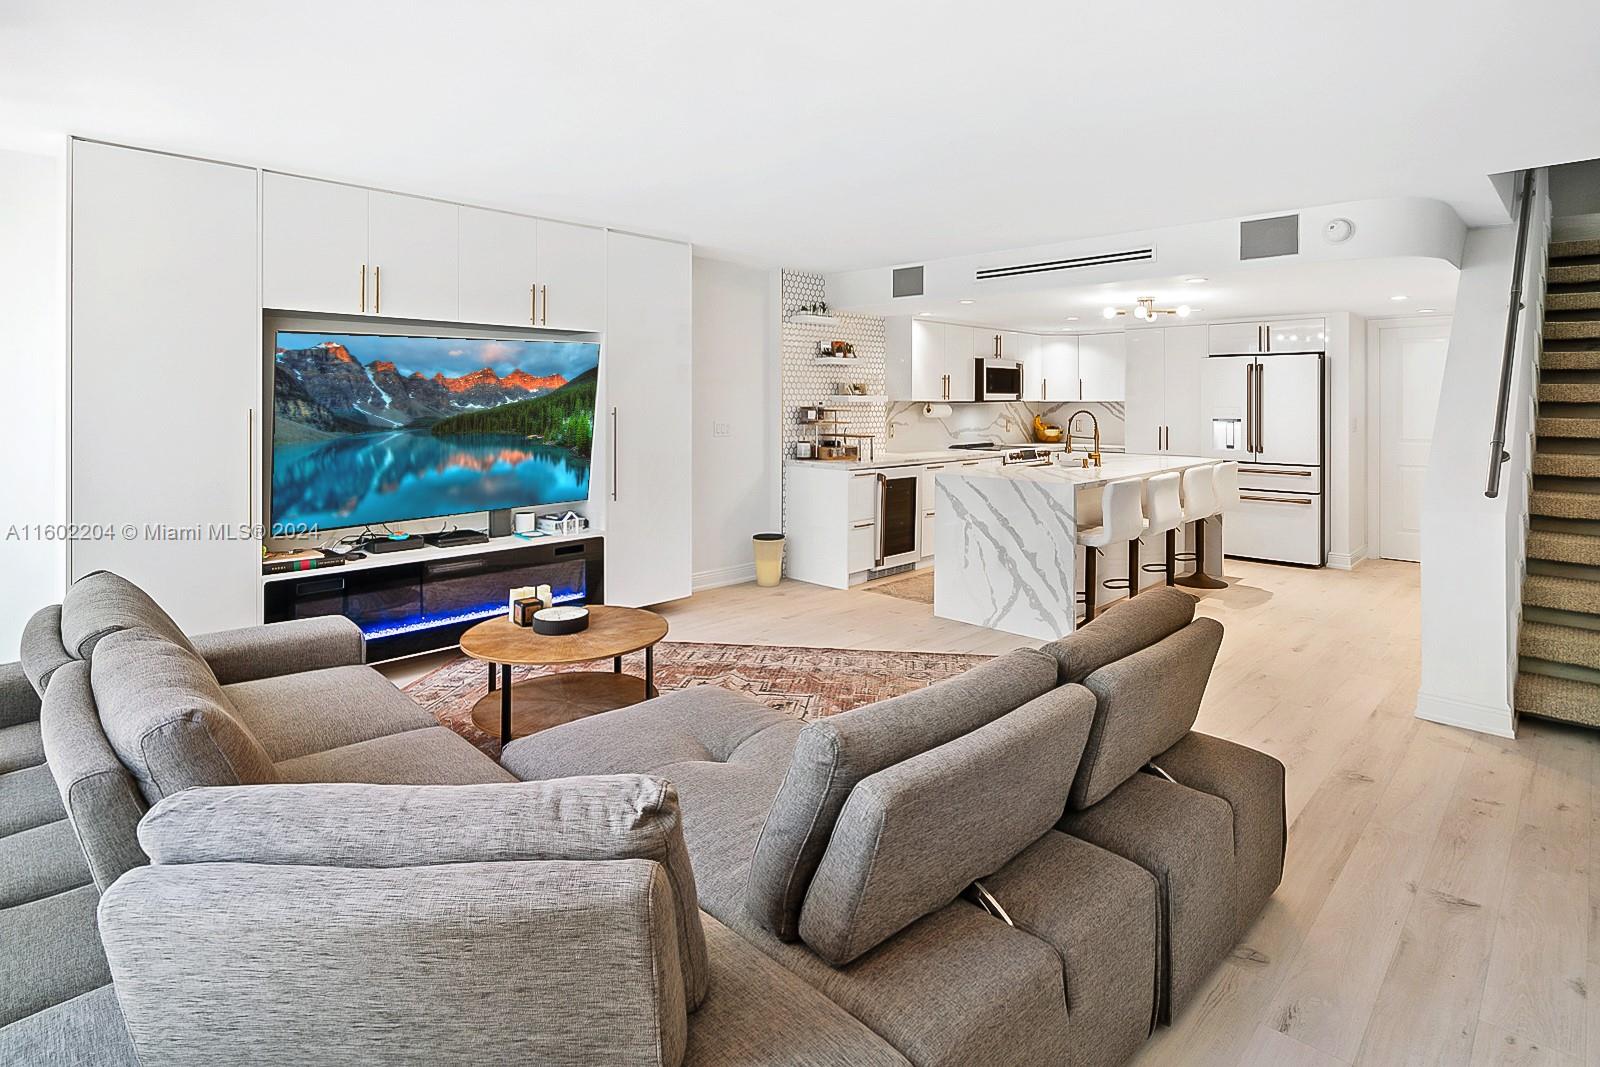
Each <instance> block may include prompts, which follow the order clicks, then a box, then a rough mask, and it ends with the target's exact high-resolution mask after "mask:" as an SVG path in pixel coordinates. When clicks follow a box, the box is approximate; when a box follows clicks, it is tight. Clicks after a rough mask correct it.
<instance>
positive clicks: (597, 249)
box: [539, 219, 606, 331]
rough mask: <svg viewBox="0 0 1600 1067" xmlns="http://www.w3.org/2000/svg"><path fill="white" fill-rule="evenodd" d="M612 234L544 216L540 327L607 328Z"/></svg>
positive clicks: (541, 256) (541, 238) (568, 328)
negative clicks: (608, 255)
mask: <svg viewBox="0 0 1600 1067" xmlns="http://www.w3.org/2000/svg"><path fill="white" fill-rule="evenodd" d="M605 322H606V232H605V231H604V230H602V229H599V228H597V227H594V226H575V225H573V224H572V223H570V222H551V221H550V220H549V219H540V220H539V325H540V326H548V327H550V328H551V329H552V330H593V331H599V330H603V329H605Z"/></svg>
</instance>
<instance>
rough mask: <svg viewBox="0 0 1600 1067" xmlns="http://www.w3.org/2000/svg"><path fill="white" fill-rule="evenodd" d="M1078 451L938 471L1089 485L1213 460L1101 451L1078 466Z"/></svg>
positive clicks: (944, 475)
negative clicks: (1066, 460) (1067, 457)
mask: <svg viewBox="0 0 1600 1067" xmlns="http://www.w3.org/2000/svg"><path fill="white" fill-rule="evenodd" d="M1081 458H1082V456H1081V453H1079V454H1074V457H1073V462H1072V463H1070V464H1065V465H1063V464H1058V463H1054V462H1052V463H1050V464H1049V465H1045V464H1038V465H1035V464H1031V463H1030V464H1021V463H1012V464H1008V465H1006V466H1003V467H998V466H989V467H950V468H947V469H945V470H942V471H940V472H939V474H938V475H937V477H940V478H972V479H1004V480H1006V481H1016V482H1034V483H1036V484H1038V485H1059V486H1062V487H1063V488H1066V487H1071V488H1073V489H1092V488H1094V487H1095V486H1099V485H1105V484H1106V483H1107V482H1120V481H1122V480H1123V479H1125V478H1140V479H1143V478H1153V477H1155V476H1156V475H1158V474H1166V473H1168V472H1169V471H1181V470H1185V469H1187V468H1189V467H1197V466H1202V465H1204V464H1207V463H1215V462H1217V461H1216V460H1214V459H1206V458H1205V457H1204V456H1149V455H1143V454H1141V453H1137V452H1133V453H1124V454H1122V455H1117V454H1115V453H1105V454H1103V455H1102V456H1101V461H1102V462H1101V464H1100V466H1098V467H1081V466H1079V465H1078V463H1079V461H1080V460H1081Z"/></svg>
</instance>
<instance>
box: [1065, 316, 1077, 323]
mask: <svg viewBox="0 0 1600 1067" xmlns="http://www.w3.org/2000/svg"><path fill="white" fill-rule="evenodd" d="M1067 321H1068V322H1077V321H1078V316H1076V315H1068V316H1067Z"/></svg>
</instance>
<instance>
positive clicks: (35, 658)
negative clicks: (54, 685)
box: [18, 604, 73, 697]
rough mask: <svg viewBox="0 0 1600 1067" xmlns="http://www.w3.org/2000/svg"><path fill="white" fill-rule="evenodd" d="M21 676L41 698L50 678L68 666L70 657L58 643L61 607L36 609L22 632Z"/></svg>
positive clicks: (59, 639)
mask: <svg viewBox="0 0 1600 1067" xmlns="http://www.w3.org/2000/svg"><path fill="white" fill-rule="evenodd" d="M18 659H20V660H21V661H22V673H23V674H25V675H27V678H28V684H29V685H31V686H33V691H34V692H35V693H38V694H39V695H40V696H41V697H42V696H44V687H45V686H47V685H49V684H50V678H51V676H52V675H54V674H55V673H56V671H57V670H59V669H60V668H61V667H62V666H63V665H64V664H67V663H71V662H72V659H73V657H72V654H71V653H69V652H68V651H67V648H66V646H65V645H63V644H62V643H61V605H60V604H51V605H49V606H48V607H43V608H40V609H39V610H38V611H36V612H34V613H33V618H31V619H29V620H28V625H26V626H24V627H23V628H22V649H21V655H20V656H18Z"/></svg>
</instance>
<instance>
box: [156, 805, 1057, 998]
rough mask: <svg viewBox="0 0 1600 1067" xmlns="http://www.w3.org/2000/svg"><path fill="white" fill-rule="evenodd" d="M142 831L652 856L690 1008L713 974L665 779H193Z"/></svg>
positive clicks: (363, 856) (354, 855)
mask: <svg viewBox="0 0 1600 1067" xmlns="http://www.w3.org/2000/svg"><path fill="white" fill-rule="evenodd" d="M464 812H470V813H471V817H470V818H464V817H463V813H464ZM1058 814H1059V812H1058ZM139 841H140V843H141V844H142V845H143V846H144V848H145V850H146V851H147V852H149V854H150V858H151V860H152V861H153V862H155V863H158V864H180V863H252V864H271V865H275V866H296V865H300V866H310V867H347V868H357V867H386V868H387V867H421V866H428V865H434V864H454V863H473V862H478V861H483V860H495V861H499V862H508V861H524V860H582V861H603V860H626V859H645V860H653V861H655V862H656V863H659V864H660V865H661V866H662V867H663V868H664V869H665V871H666V877H667V882H668V884H669V885H670V886H671V889H672V899H673V902H674V910H675V914H676V921H675V923H674V926H675V927H676V930H677V942H678V951H677V955H678V960H679V965H680V966H681V967H682V968H683V979H684V986H685V988H684V996H685V1000H686V1002H687V1004H688V1008H689V1010H690V1011H693V1010H694V1009H695V1008H697V1007H699V1006H700V1002H701V1000H703V999H704V998H705V995H706V991H707V988H708V987H709V984H710V969H709V965H708V963H707V961H706V941H705V932H704V930H703V929H702V927H701V925H700V903H699V895H698V893H697V892H696V890H695V880H694V868H693V867H692V866H690V863H689V852H688V849H687V848H686V847H685V846H684V842H683V821H682V819H681V817H680V815H679V809H678V791H677V789H676V788H674V787H673V786H672V784H671V783H670V782H667V781H664V780H662V779H660V778H651V777H647V776H645V775H640V774H619V775H605V776H592V777H584V778H556V779H551V780H548V781H540V782H517V783H505V784H497V785H462V786H411V785H356V784H349V783H337V784H326V785H287V784H285V785H274V786H265V787H261V786H257V787H252V788H235V789H200V790H190V791H188V792H186V793H180V794H178V795H177V796H173V797H169V798H167V799H166V800H163V801H162V802H161V803H159V804H157V805H156V806H155V807H154V808H152V809H151V810H150V814H149V815H147V816H146V817H145V820H144V822H143V823H141V824H140V826H139Z"/></svg>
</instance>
